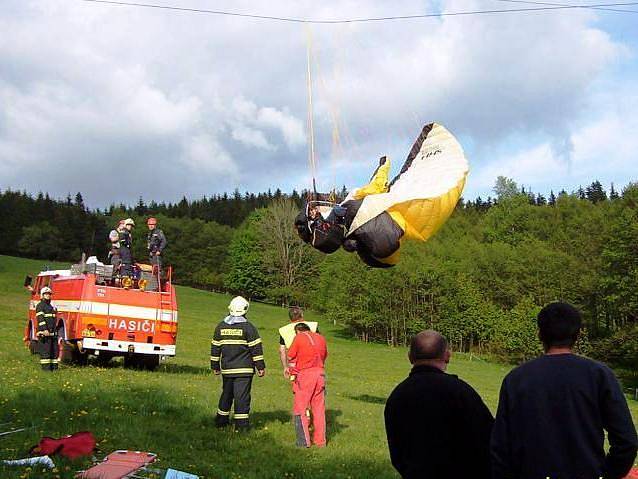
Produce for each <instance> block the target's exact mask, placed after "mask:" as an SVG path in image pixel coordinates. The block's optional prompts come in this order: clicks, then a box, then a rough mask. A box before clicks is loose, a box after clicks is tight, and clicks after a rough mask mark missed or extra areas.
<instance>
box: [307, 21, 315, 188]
mask: <svg viewBox="0 0 638 479" xmlns="http://www.w3.org/2000/svg"><path fill="white" fill-rule="evenodd" d="M306 31H307V47H306V59H307V66H308V69H307V84H308V162H309V163H310V174H311V175H312V191H313V193H314V195H315V196H317V184H316V180H315V178H316V176H317V167H316V162H315V131H314V126H313V121H312V120H313V118H312V116H313V115H312V66H311V61H312V59H311V56H312V55H311V53H312V31H311V30H310V25H307V26H306Z"/></svg>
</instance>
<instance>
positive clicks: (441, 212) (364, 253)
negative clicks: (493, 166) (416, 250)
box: [295, 123, 469, 267]
mask: <svg viewBox="0 0 638 479" xmlns="http://www.w3.org/2000/svg"><path fill="white" fill-rule="evenodd" d="M389 170H390V162H389V161H388V160H387V159H386V158H385V157H382V158H381V161H380V163H379V166H378V167H377V169H376V170H375V172H374V174H373V176H372V178H371V180H370V183H368V184H367V185H365V186H363V187H361V188H357V189H355V190H354V191H352V192H351V193H350V194H349V195H348V197H347V198H346V199H345V200H344V201H342V202H341V203H339V204H336V203H333V202H331V201H325V200H320V199H312V200H310V201H308V202H307V204H306V206H305V208H304V211H302V212H301V213H300V214H299V215H298V216H297V219H296V221H295V226H296V228H297V231H298V233H299V235H300V237H301V238H302V239H303V240H304V241H306V242H307V243H310V244H311V245H312V246H313V247H315V248H316V249H318V250H320V251H323V252H324V253H333V252H334V251H336V250H337V249H339V246H343V247H344V249H346V250H347V251H351V252H352V251H356V252H357V253H358V254H359V256H360V257H361V258H362V259H363V261H365V263H366V264H368V265H370V266H373V267H389V266H393V265H395V264H397V262H398V261H399V252H400V251H399V250H400V247H401V243H402V242H403V241H405V240H406V239H412V240H419V241H427V239H429V238H430V237H431V236H432V235H433V234H435V233H436V232H437V231H438V229H439V228H440V227H441V226H442V225H443V224H444V223H445V221H446V220H447V219H448V217H449V216H450V215H451V214H452V211H454V207H455V206H456V203H457V202H458V200H459V198H460V197H461V193H462V192H463V187H464V186H465V180H466V177H467V174H468V171H469V167H468V164H467V160H466V159H465V155H464V153H463V149H462V148H461V145H460V144H459V143H458V141H457V140H456V139H455V138H454V136H452V134H451V133H450V132H449V131H448V130H447V129H445V128H444V127H443V126H441V125H439V124H436V123H430V124H428V125H425V126H424V127H423V130H422V131H421V134H420V135H419V137H418V138H417V140H416V142H415V143H414V145H413V146H412V149H411V150H410V153H409V155H408V157H407V159H406V161H405V163H404V164H403V167H402V168H401V172H400V173H399V174H398V175H397V176H396V177H395V178H394V179H393V180H392V181H391V182H388V174H389Z"/></svg>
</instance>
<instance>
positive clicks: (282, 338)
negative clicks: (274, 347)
mask: <svg viewBox="0 0 638 479" xmlns="http://www.w3.org/2000/svg"><path fill="white" fill-rule="evenodd" d="M288 318H289V319H290V322H289V323H288V324H286V325H285V326H282V327H281V328H279V359H280V361H281V365H282V367H283V368H284V369H283V372H284V377H285V378H286V379H288V378H289V373H288V348H290V346H291V345H292V342H293V340H294V339H295V325H296V324H298V323H300V322H303V323H306V324H307V325H308V326H309V327H310V330H311V331H313V332H315V333H318V332H319V329H318V325H317V322H315V321H306V320H305V319H304V317H303V309H301V308H300V307H299V306H292V307H290V309H288Z"/></svg>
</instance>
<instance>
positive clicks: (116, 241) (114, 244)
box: [109, 220, 124, 273]
mask: <svg viewBox="0 0 638 479" xmlns="http://www.w3.org/2000/svg"><path fill="white" fill-rule="evenodd" d="M123 231H124V220H120V221H119V223H118V224H117V228H115V229H114V230H111V232H110V233H109V241H110V243H111V248H110V250H109V260H110V263H111V264H112V265H113V272H114V273H115V272H117V271H118V270H119V269H120V264H121V263H122V259H121V257H120V236H121V235H122V232H123Z"/></svg>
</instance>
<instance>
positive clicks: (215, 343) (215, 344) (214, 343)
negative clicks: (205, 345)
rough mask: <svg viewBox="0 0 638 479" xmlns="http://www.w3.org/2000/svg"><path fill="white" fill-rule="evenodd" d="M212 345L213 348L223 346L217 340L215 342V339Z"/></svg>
mask: <svg viewBox="0 0 638 479" xmlns="http://www.w3.org/2000/svg"><path fill="white" fill-rule="evenodd" d="M210 343H211V344H212V345H213V346H221V345H222V343H221V342H220V341H217V340H215V339H213V340H212V341H211V342H210Z"/></svg>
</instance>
